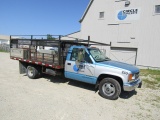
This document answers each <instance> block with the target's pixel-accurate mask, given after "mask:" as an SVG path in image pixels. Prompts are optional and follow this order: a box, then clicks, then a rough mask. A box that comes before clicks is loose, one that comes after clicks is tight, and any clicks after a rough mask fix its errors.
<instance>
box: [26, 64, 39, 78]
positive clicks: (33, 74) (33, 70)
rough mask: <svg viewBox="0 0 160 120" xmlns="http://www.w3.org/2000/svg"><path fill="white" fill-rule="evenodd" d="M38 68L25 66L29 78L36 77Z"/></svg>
mask: <svg viewBox="0 0 160 120" xmlns="http://www.w3.org/2000/svg"><path fill="white" fill-rule="evenodd" d="M38 75H39V74H38V70H37V68H36V67H33V66H28V67H27V76H28V77H29V78H31V79H36V78H37V77H38Z"/></svg>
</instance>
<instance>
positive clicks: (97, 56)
mask: <svg viewBox="0 0 160 120" xmlns="http://www.w3.org/2000/svg"><path fill="white" fill-rule="evenodd" d="M88 51H89V52H90V54H91V55H92V57H93V58H94V60H95V61H96V62H102V61H108V60H111V59H110V58H108V57H106V56H105V55H104V53H103V52H102V51H100V50H99V49H88Z"/></svg>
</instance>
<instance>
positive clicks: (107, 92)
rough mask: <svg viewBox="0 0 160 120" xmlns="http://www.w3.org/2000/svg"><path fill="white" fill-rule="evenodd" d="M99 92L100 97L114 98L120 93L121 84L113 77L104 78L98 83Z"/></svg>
mask: <svg viewBox="0 0 160 120" xmlns="http://www.w3.org/2000/svg"><path fill="white" fill-rule="evenodd" d="M99 92H100V94H101V95H102V97H104V98H106V99H110V100H115V99H117V98H118V97H119V95H120V93H121V86H120V84H119V83H118V81H116V80H115V79H113V78H104V79H103V80H102V81H101V82H100V84H99Z"/></svg>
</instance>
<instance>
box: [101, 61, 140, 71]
mask: <svg viewBox="0 0 160 120" xmlns="http://www.w3.org/2000/svg"><path fill="white" fill-rule="evenodd" d="M98 64H102V65H107V66H112V67H117V68H122V69H125V70H129V71H131V73H137V72H139V69H138V68H137V67H135V66H134V65H130V64H127V63H122V62H117V61H112V60H111V61H104V62H98Z"/></svg>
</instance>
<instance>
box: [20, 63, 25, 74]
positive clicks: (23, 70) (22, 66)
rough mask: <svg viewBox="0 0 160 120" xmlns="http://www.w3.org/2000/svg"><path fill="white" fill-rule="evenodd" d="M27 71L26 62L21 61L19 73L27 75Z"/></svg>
mask: <svg viewBox="0 0 160 120" xmlns="http://www.w3.org/2000/svg"><path fill="white" fill-rule="evenodd" d="M26 71H27V64H26V63H25V62H21V61H19V73H20V74H25V73H26Z"/></svg>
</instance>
